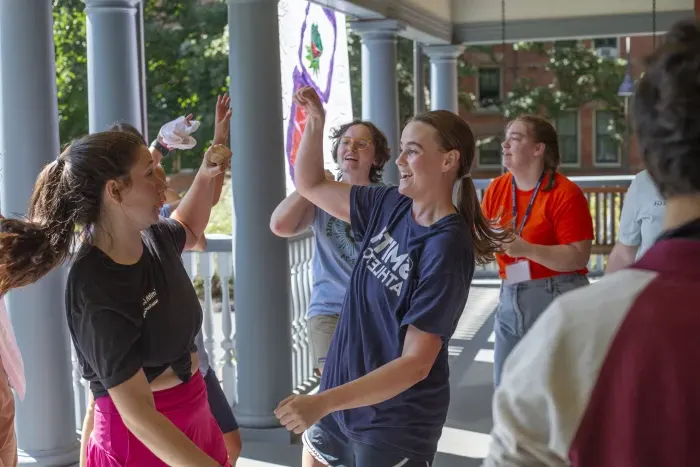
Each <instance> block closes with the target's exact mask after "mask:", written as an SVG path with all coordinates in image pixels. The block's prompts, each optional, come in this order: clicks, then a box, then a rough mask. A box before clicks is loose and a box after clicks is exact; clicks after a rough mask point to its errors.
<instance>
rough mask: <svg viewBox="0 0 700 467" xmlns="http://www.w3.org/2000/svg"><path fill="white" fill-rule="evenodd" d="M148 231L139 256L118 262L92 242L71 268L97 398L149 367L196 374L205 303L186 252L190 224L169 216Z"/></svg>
mask: <svg viewBox="0 0 700 467" xmlns="http://www.w3.org/2000/svg"><path fill="white" fill-rule="evenodd" d="M141 237H142V240H143V245H144V249H143V255H142V256H141V259H139V261H138V262H137V263H136V264H133V265H128V266H127V265H121V264H117V263H115V262H114V261H112V260H111V259H110V258H109V257H108V256H107V255H106V254H105V253H104V252H102V251H101V250H100V249H98V248H96V247H93V246H88V245H86V246H84V247H83V249H81V251H80V252H79V254H78V255H77V256H76V260H75V262H74V263H73V265H72V267H71V269H70V273H69V275H68V284H67V286H66V314H67V317H68V328H69V329H70V334H71V338H72V339H73V343H74V344H75V348H76V352H77V356H78V362H79V363H80V367H81V371H82V375H83V378H85V379H86V380H88V381H90V389H91V390H92V392H93V394H94V396H95V398H98V397H101V396H104V395H106V394H107V389H110V388H113V387H115V386H118V385H119V384H121V383H123V382H125V381H128V380H129V379H131V377H132V376H134V375H135V374H136V373H137V372H138V371H139V370H140V369H142V368H143V370H144V372H145V374H146V378H147V379H148V381H149V382H151V381H153V380H154V379H155V378H156V377H158V376H159V375H160V374H162V373H163V372H164V371H165V370H166V369H168V367H172V368H173V370H174V371H175V373H176V374H177V375H178V377H179V378H180V379H181V380H182V381H188V380H189V378H190V377H191V369H190V368H191V364H192V357H191V352H195V351H196V350H197V347H196V345H195V343H194V340H195V337H196V336H197V333H198V332H199V329H200V328H201V326H202V308H201V306H200V304H199V299H198V298H197V294H196V292H195V290H194V287H193V286H192V283H191V282H190V278H189V277H188V276H187V272H186V271H185V268H184V266H183V264H182V259H181V258H180V255H181V254H182V250H183V248H184V247H185V238H186V234H185V229H184V227H182V225H181V224H180V223H179V222H177V221H175V220H174V219H161V220H160V221H158V223H157V224H154V225H153V226H151V227H150V228H148V229H147V230H145V231H144V232H143V233H142V234H141Z"/></svg>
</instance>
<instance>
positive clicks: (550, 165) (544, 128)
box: [506, 115, 561, 191]
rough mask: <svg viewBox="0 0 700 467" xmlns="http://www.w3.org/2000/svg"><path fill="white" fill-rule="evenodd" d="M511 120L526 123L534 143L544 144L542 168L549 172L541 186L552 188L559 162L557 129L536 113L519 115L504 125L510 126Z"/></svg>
mask: <svg viewBox="0 0 700 467" xmlns="http://www.w3.org/2000/svg"><path fill="white" fill-rule="evenodd" d="M513 122H522V123H524V124H525V125H527V127H528V129H529V130H530V136H531V137H532V139H534V140H535V142H536V143H542V144H544V170H545V171H546V172H549V175H550V177H549V180H548V181H547V185H546V186H545V187H544V188H543V190H544V191H549V190H551V189H552V188H554V176H555V175H556V173H557V169H558V168H559V163H560V162H561V154H559V137H558V136H557V130H555V129H554V126H553V125H552V124H551V123H550V122H549V121H548V120H547V119H545V118H542V117H538V116H537V115H520V116H518V117H517V118H516V119H515V120H512V121H511V122H509V123H508V125H507V126H506V129H507V128H508V127H510V126H511V125H512V124H513Z"/></svg>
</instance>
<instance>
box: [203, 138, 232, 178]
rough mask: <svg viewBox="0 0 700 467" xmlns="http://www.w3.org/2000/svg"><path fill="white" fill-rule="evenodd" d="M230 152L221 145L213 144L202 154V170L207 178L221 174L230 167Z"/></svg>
mask: <svg viewBox="0 0 700 467" xmlns="http://www.w3.org/2000/svg"><path fill="white" fill-rule="evenodd" d="M231 156H232V153H231V150H230V149H229V148H227V147H226V146H224V145H223V144H215V145H213V146H212V147H210V148H209V150H208V151H207V152H206V154H204V161H203V163H202V169H203V170H205V171H206V173H207V175H209V176H212V177H214V176H216V175H219V174H220V173H223V172H225V171H226V169H228V168H229V167H230V166H231Z"/></svg>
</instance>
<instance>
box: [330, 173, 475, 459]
mask: <svg viewBox="0 0 700 467" xmlns="http://www.w3.org/2000/svg"><path fill="white" fill-rule="evenodd" d="M350 196H351V200H350V203H351V204H350V216H351V225H352V229H353V232H354V235H355V239H356V241H357V244H358V245H359V251H360V255H359V258H358V260H357V263H356V265H355V268H354V270H353V272H352V276H351V278H350V285H349V287H348V292H347V295H346V297H345V302H344V303H343V309H342V313H340V320H339V322H338V327H337V328H336V332H335V335H334V337H333V342H332V343H331V348H330V350H329V352H328V356H327V358H326V366H325V368H324V372H323V379H322V382H321V390H326V389H329V388H332V387H336V386H340V385H342V384H345V383H348V382H350V381H353V380H355V379H357V378H360V377H362V376H364V375H366V374H367V373H369V372H371V371H373V370H375V369H377V368H379V367H380V366H382V365H385V364H386V363H388V362H390V361H392V360H395V359H396V358H399V357H400V356H401V353H402V350H403V344H404V338H405V336H406V329H407V328H408V326H409V325H413V326H415V327H416V328H418V329H420V330H422V331H424V332H428V333H431V334H436V335H438V336H440V337H441V338H442V341H443V346H442V349H441V350H440V353H439V354H438V357H437V359H436V360H435V364H434V365H433V368H432V370H431V371H430V373H429V375H428V376H427V378H425V379H424V380H423V381H421V382H419V383H418V384H416V385H415V386H413V387H412V388H410V389H408V390H406V391H405V392H404V393H402V394H399V395H398V396H396V397H394V398H392V399H390V400H388V401H385V402H383V403H381V404H377V405H374V406H371V407H362V408H358V409H352V410H345V411H341V412H336V413H334V414H332V415H330V416H328V417H325V418H324V419H323V420H321V421H320V422H319V425H320V426H321V428H323V429H324V430H325V431H328V432H329V433H331V434H333V433H334V434H336V435H337V436H341V437H348V438H350V439H353V440H355V441H358V442H363V443H367V444H369V445H372V446H374V447H376V448H378V449H382V450H384V451H390V452H395V453H397V454H400V455H402V456H403V457H407V458H409V459H412V460H417V461H431V460H432V459H433V457H434V455H435V452H436V450H437V441H438V439H439V438H440V434H441V432H442V426H443V424H444V423H445V420H446V417H447V407H448V405H449V401H450V389H449V384H448V379H449V367H448V355H447V343H448V340H449V339H450V337H451V336H452V334H453V333H454V331H455V328H456V326H457V322H458V321H459V318H460V316H461V315H462V311H463V310H464V306H465V305H466V302H467V296H468V294H469V285H470V284H471V279H472V275H473V273H474V250H473V244H472V236H471V231H470V229H469V228H468V227H467V223H466V222H465V220H464V219H463V218H462V216H461V215H459V214H451V215H449V216H447V217H444V218H442V219H440V220H439V221H438V222H437V223H435V224H433V225H432V226H430V227H424V226H421V225H418V224H417V223H416V222H415V220H414V219H413V216H412V214H411V204H412V201H411V199H410V198H407V197H405V196H402V195H401V194H400V193H399V192H398V189H397V188H396V187H361V186H353V187H352V191H351V195H350Z"/></svg>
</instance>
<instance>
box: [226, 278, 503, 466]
mask: <svg viewBox="0 0 700 467" xmlns="http://www.w3.org/2000/svg"><path fill="white" fill-rule="evenodd" d="M499 285H500V282H499V281H497V280H493V281H488V280H481V281H474V283H473V284H472V287H471V291H470V294H469V301H468V302H467V307H466V309H465V311H464V314H463V315H462V319H461V320H460V323H459V325H458V327H457V331H456V332H455V334H454V336H453V338H452V341H451V342H450V346H449V353H450V372H451V376H450V382H451V386H452V395H451V404H450V410H449V413H448V417H447V424H446V425H445V428H444V429H443V433H442V438H441V439H440V444H439V445H438V455H437V457H436V459H435V463H434V464H433V466H434V467H478V466H480V465H481V463H482V461H483V458H484V457H486V454H487V451H488V445H489V442H490V436H489V433H490V431H491V426H492V419H491V398H492V396H493V336H492V331H493V311H494V310H495V308H496V305H497V303H498V287H499ZM278 466H285V467H300V466H301V445H300V444H292V445H278V444H274V445H273V444H270V443H260V442H245V443H244V445H243V455H242V458H241V459H240V460H239V461H238V464H237V467H278Z"/></svg>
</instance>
